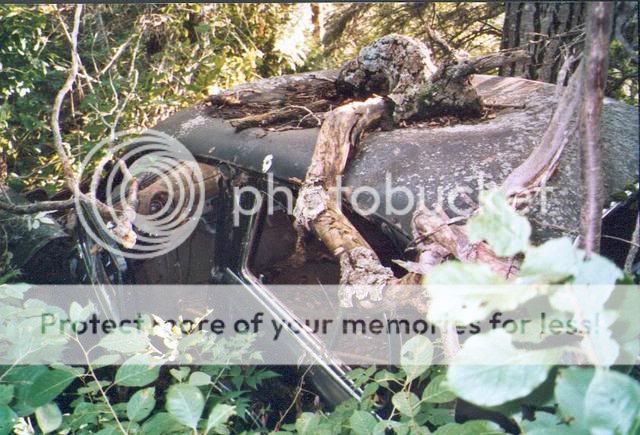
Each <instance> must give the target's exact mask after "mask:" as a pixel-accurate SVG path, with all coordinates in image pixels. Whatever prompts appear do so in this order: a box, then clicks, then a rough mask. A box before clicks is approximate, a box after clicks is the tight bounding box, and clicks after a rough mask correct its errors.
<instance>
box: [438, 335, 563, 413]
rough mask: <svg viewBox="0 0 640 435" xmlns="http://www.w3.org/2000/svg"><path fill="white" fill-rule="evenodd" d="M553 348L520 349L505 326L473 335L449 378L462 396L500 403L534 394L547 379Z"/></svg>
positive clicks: (479, 402) (486, 403)
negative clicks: (516, 346)
mask: <svg viewBox="0 0 640 435" xmlns="http://www.w3.org/2000/svg"><path fill="white" fill-rule="evenodd" d="M554 352H555V351H553V350H537V351H528V350H521V349H516V348H515V347H514V346H513V345H512V343H511V336H509V334H508V333H507V332H506V331H504V330H503V329H496V330H493V331H491V332H488V333H486V334H481V335H474V336H472V337H470V338H469V339H468V340H467V341H466V342H465V343H464V345H463V346H462V349H461V350H460V352H459V353H458V354H457V355H456V357H455V359H454V361H453V364H452V365H451V366H450V367H449V371H448V373H447V381H448V383H449V386H450V388H451V389H452V390H453V391H454V392H455V393H456V394H457V395H458V396H459V397H461V398H463V399H465V400H467V401H469V402H472V403H475V404H476V405H480V406H497V405H501V404H503V403H505V402H507V401H509V400H514V399H517V398H520V397H524V396H526V395H528V394H529V393H531V392H532V391H533V390H534V389H535V388H536V387H537V386H538V385H540V384H542V383H543V382H544V381H545V379H546V378H547V373H548V372H549V369H550V368H551V365H550V364H551V363H552V362H553V361H554V360H555V359H556V358H555V356H556V355H555V353H554Z"/></svg>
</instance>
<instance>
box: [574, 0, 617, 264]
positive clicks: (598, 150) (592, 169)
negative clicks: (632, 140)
mask: <svg viewBox="0 0 640 435" xmlns="http://www.w3.org/2000/svg"><path fill="white" fill-rule="evenodd" d="M612 16H613V3H610V2H595V3H590V4H589V18H588V26H587V46H586V51H585V56H586V57H585V63H584V76H585V77H584V80H583V89H584V103H583V109H582V114H581V115H582V117H581V128H580V130H581V136H582V141H581V142H582V156H581V157H582V177H583V183H584V187H585V198H584V205H583V207H582V215H581V229H580V233H581V243H582V246H583V248H584V250H585V252H586V255H587V257H588V256H590V255H591V253H592V252H599V250H600V233H601V226H602V208H603V206H604V199H605V198H604V186H603V176H602V145H601V143H600V119H601V115H602V102H603V99H604V89H605V86H606V82H607V68H608V59H609V36H610V34H611V22H612Z"/></svg>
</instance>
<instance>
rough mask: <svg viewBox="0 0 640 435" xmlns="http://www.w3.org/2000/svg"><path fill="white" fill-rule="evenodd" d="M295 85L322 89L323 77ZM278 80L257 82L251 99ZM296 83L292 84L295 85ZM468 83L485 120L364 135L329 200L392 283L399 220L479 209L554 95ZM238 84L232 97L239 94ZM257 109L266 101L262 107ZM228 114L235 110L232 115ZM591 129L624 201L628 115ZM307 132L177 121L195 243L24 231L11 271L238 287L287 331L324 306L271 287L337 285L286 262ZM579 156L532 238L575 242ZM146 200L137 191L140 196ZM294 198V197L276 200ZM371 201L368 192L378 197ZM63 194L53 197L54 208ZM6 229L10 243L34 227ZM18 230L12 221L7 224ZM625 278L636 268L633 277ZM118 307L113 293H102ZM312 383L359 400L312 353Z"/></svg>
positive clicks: (315, 264)
mask: <svg viewBox="0 0 640 435" xmlns="http://www.w3.org/2000/svg"><path fill="white" fill-rule="evenodd" d="M297 77H301V78H304V80H305V81H307V82H309V81H310V82H313V81H314V80H317V82H318V86H326V83H327V82H330V81H331V80H332V78H333V77H335V73H334V72H330V71H329V72H318V73H306V74H301V75H298V76H297ZM282 80H283V78H281V77H280V78H275V79H266V80H264V81H262V82H261V85H260V88H261V89H263V90H264V89H267V90H268V89H269V87H270V86H272V87H273V86H277V84H278V82H279V81H282ZM294 80H295V77H294ZM473 84H474V86H475V87H476V89H477V91H478V93H479V94H480V95H481V96H482V98H483V99H484V101H485V102H487V105H488V107H493V108H494V109H493V110H492V111H491V112H490V113H487V114H486V116H484V117H483V118H482V119H478V120H475V121H473V122H471V123H468V122H458V121H456V120H453V121H452V120H451V119H441V120H438V121H435V122H418V123H409V124H407V125H405V126H402V127H400V128H396V129H394V130H390V131H385V130H376V131H373V132H371V133H369V134H368V135H367V136H366V137H365V138H364V140H363V142H362V146H361V149H360V151H359V153H358V154H357V155H356V156H355V157H354V158H353V161H352V162H351V163H350V164H349V166H348V167H347V170H346V172H345V175H344V178H343V179H342V186H343V189H342V190H341V195H342V201H343V205H344V208H343V212H344V213H345V214H346V215H347V216H348V217H349V218H350V220H351V222H352V223H353V224H354V225H355V226H356V228H357V229H358V230H359V231H360V233H361V234H362V235H363V236H364V237H365V239H366V240H367V242H368V243H369V244H370V245H371V246H372V248H373V249H374V250H375V252H376V253H377V254H378V256H379V257H380V259H381V260H382V262H383V264H384V265H385V266H387V267H390V268H391V269H392V270H393V271H394V273H395V274H396V275H397V276H400V275H402V274H403V273H404V272H405V271H404V270H403V269H402V268H401V267H400V266H398V265H397V264H396V263H395V262H393V261H392V260H411V259H412V255H413V252H412V249H411V247H412V232H411V217H412V214H413V211H414V210H415V208H416V207H417V205H418V201H422V202H423V203H424V204H427V205H429V204H440V205H442V207H443V208H444V209H445V210H446V211H447V213H448V214H449V215H450V216H457V217H463V218H464V217H465V216H466V215H468V213H470V212H471V211H472V210H473V209H474V208H475V206H476V205H477V201H478V192H479V191H481V190H483V189H486V188H488V187H490V186H492V185H499V184H500V183H501V182H502V181H503V180H504V178H505V177H506V176H507V175H508V174H510V173H511V172H512V170H513V169H514V168H515V167H517V166H518V165H519V164H520V163H521V162H522V161H523V160H524V159H526V157H527V156H528V155H529V154H530V152H531V150H532V149H533V148H534V147H535V146H536V145H537V143H538V140H539V138H540V137H541V135H542V134H543V132H544V131H545V129H546V126H547V124H548V122H549V119H550V117H551V115H552V112H553V98H554V93H555V86H553V85H549V84H545V83H541V82H534V81H529V80H524V79H518V78H504V77H495V76H485V75H476V76H475V77H474V79H473ZM246 90H247V87H246V85H242V86H239V87H237V88H236V91H237V92H245V91H246ZM264 98H265V101H267V100H269V99H270V98H271V96H270V95H268V93H267V94H265V95H264ZM239 110H240V109H239ZM603 118H604V120H603V125H602V141H603V143H604V144H603V149H604V159H603V162H604V166H605V167H604V171H603V172H604V176H605V189H606V193H607V195H609V196H611V195H614V194H616V193H618V192H622V191H624V190H625V188H626V187H627V186H628V185H629V183H631V184H633V183H635V182H637V178H638V172H637V171H638V168H637V162H638V146H637V145H638V124H637V110H636V109H634V108H632V107H630V106H627V105H625V104H623V103H619V102H616V101H613V100H608V99H607V100H605V104H604V112H603ZM319 123H320V122H319V120H318V122H317V123H316V125H315V126H314V120H313V117H307V118H306V119H305V120H304V122H302V120H297V121H296V122H287V123H285V124H282V125H278V126H277V127H272V126H269V127H266V128H262V127H261V126H260V125H255V126H249V127H247V128H242V129H239V128H238V127H237V125H234V124H233V122H232V121H230V120H229V119H224V118H223V117H219V116H217V115H216V111H215V108H213V109H212V107H211V104H207V103H203V104H200V105H198V106H195V107H193V108H190V109H186V110H183V111H180V112H178V113H176V114H175V115H173V116H171V117H170V118H168V119H166V120H164V121H162V122H160V123H159V124H158V125H156V126H155V127H154V130H157V131H160V132H163V133H164V134H166V135H168V136H171V137H173V138H175V139H176V140H178V141H179V142H180V143H181V144H183V145H184V146H185V147H186V148H187V149H188V150H189V151H190V152H191V154H192V155H193V156H194V157H195V159H196V160H197V162H198V164H199V167H200V169H201V170H202V172H203V174H204V175H205V179H206V180H207V181H206V183H205V184H206V186H205V189H204V192H205V201H204V204H205V205H204V210H203V213H202V216H201V218H200V219H199V222H198V225H197V227H196V228H195V231H194V232H193V233H192V234H191V235H190V236H189V238H188V239H187V240H186V241H185V242H184V243H182V244H181V245H180V246H178V247H176V248H175V249H174V250H172V251H171V252H168V253H166V254H164V255H162V256H158V257H155V258H150V259H142V260H139V259H131V258H126V257H125V256H119V255H117V254H114V253H113V252H110V251H109V250H105V249H100V247H98V246H96V243H95V240H93V239H92V238H91V237H88V235H87V233H86V228H85V227H83V226H82V225H77V223H76V224H75V225H73V222H71V223H69V222H66V223H65V225H63V224H61V223H60V222H59V220H57V221H54V220H52V219H47V220H46V221H43V222H41V223H40V224H39V226H38V229H37V231H36V232H31V233H30V234H31V236H30V237H31V239H32V242H29V243H24V239H22V240H18V239H16V238H15V237H14V238H11V237H9V250H10V251H12V252H14V263H15V265H16V267H18V268H20V269H21V270H22V271H23V273H24V275H25V277H27V279H28V280H30V281H32V282H49V283H52V282H61V283H71V282H92V281H94V282H97V283H98V282H99V284H101V285H108V286H111V287H113V286H117V285H118V284H124V283H128V284H206V283H213V284H241V285H242V286H244V288H245V289H246V293H245V294H243V295H237V298H238V303H242V300H243V298H246V299H250V300H252V301H254V302H255V301H257V302H258V303H259V304H261V305H262V306H264V307H265V308H266V309H267V310H269V311H271V312H277V313H279V315H280V316H283V317H288V318H290V319H291V320H292V321H294V320H295V319H296V306H299V305H300V304H312V305H313V304H317V305H322V304H325V303H326V302H325V301H324V300H322V298H324V297H328V298H335V299H334V300H337V296H336V295H332V294H329V295H320V296H319V299H318V300H308V299H306V298H305V299H304V300H300V298H297V297H296V294H276V293H274V292H273V291H271V288H270V286H273V285H281V284H318V283H320V284H326V285H330V284H338V283H339V265H338V264H337V263H336V261H335V260H334V259H333V257H332V255H331V253H330V252H328V251H327V249H326V248H325V247H324V246H323V245H322V243H320V242H319V241H317V240H314V239H313V238H311V239H309V240H307V241H306V255H305V258H304V261H292V256H295V252H296V243H297V237H298V235H297V233H296V230H295V227H294V225H293V218H292V216H291V210H292V207H293V205H294V204H293V202H294V200H295V194H296V193H297V191H298V189H299V187H300V185H301V183H302V180H304V179H305V174H306V171H307V168H308V166H309V164H310V161H311V156H312V154H313V151H314V146H315V144H316V138H317V136H318V132H319V128H318V124H319ZM578 154H579V153H578V144H577V143H576V141H575V140H574V141H572V142H571V143H570V144H569V145H568V147H567V148H566V149H565V152H564V153H563V156H562V158H561V160H560V164H559V168H558V170H557V172H556V173H555V174H554V175H553V176H552V178H551V179H550V180H549V182H548V184H547V186H546V187H547V188H546V190H545V192H544V194H543V195H539V196H537V197H536V198H535V199H534V200H533V201H532V204H531V206H530V207H529V209H528V210H527V215H528V217H529V218H530V220H531V222H532V225H533V229H534V232H533V237H534V239H535V240H537V241H543V240H546V239H549V238H551V237H558V236H561V235H567V236H570V237H572V238H574V239H575V237H576V235H577V234H578V228H579V218H580V207H581V193H580V184H581V176H580V172H579V163H578ZM145 189H146V190H145ZM287 191H290V192H292V193H293V195H292V196H288V195H287V194H286V192H287ZM372 192H376V193H377V199H376V198H374V196H376V195H373V194H372ZM63 196H64V193H61V197H63ZM140 196H141V198H142V199H141V200H140V202H139V205H138V210H137V212H138V213H142V214H145V213H151V212H152V211H155V210H158V209H162V208H163V207H165V206H166V192H163V191H162V187H159V186H158V185H156V184H154V183H153V182H150V184H148V185H146V186H143V187H142V188H141V193H140ZM634 201H637V198H635V199H634V198H631V199H629V200H626V201H623V202H621V203H619V204H618V205H616V206H615V207H613V208H611V209H610V210H609V211H607V213H606V214H605V215H604V216H603V219H604V223H603V239H602V253H603V255H605V256H607V257H609V258H611V259H613V260H614V261H615V262H616V263H617V264H618V265H622V263H623V262H624V258H625V256H626V252H627V251H628V249H629V246H628V244H626V243H625V242H623V241H620V239H630V235H631V232H632V231H633V224H634V220H635V214H634V213H637V205H634ZM12 219H17V220H16V221H15V222H16V223H15V225H16V228H17V229H16V230H15V231H12V233H13V234H18V233H20V232H24V231H27V227H28V228H29V229H30V228H32V227H33V225H31V224H29V222H28V221H27V218H12ZM18 220H19V221H18ZM635 270H637V265H636V266H635ZM105 298H111V299H112V300H111V302H112V303H113V305H115V306H117V305H118V296H117V292H107V293H105ZM299 338H300V340H299V347H297V348H291V349H289V352H291V355H292V359H295V355H297V354H299V353H302V352H308V351H309V350H310V349H311V350H312V349H320V347H321V345H320V344H319V343H318V341H317V339H316V338H315V337H314V336H313V334H311V333H308V332H307V331H301V333H300V334H299ZM318 355H319V356H318V362H319V363H318V364H317V365H316V366H314V368H313V369H312V372H311V373H310V378H311V379H312V381H313V383H314V385H315V387H316V389H317V390H318V391H319V394H320V396H321V397H322V399H323V400H325V401H326V402H327V403H329V404H337V403H339V402H341V401H342V400H344V399H346V398H348V397H357V396H358V394H359V392H358V391H357V389H355V388H353V386H352V385H350V384H349V382H347V381H346V380H345V378H344V373H345V371H346V367H344V365H343V364H341V362H340V359H339V358H335V359H334V358H332V357H331V356H327V355H324V354H321V352H320V351H318Z"/></svg>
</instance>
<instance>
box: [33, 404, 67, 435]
mask: <svg viewBox="0 0 640 435" xmlns="http://www.w3.org/2000/svg"><path fill="white" fill-rule="evenodd" d="M36 421H37V422H38V426H39V427H40V429H41V430H42V433H49V432H53V431H54V430H56V429H58V428H59V427H60V425H61V424H62V413H61V412H60V408H58V405H57V404H56V403H55V402H50V403H47V404H46V405H42V406H40V407H38V408H37V409H36Z"/></svg>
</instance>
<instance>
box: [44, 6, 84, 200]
mask: <svg viewBox="0 0 640 435" xmlns="http://www.w3.org/2000/svg"><path fill="white" fill-rule="evenodd" d="M81 15H82V4H78V5H76V8H75V14H74V18H73V29H72V31H71V34H70V43H71V70H70V71H69V75H68V76H67V80H66V81H65V82H64V84H63V85H62V88H60V91H58V94H57V95H56V98H55V100H54V102H53V110H52V112H51V131H52V132H53V146H54V147H55V149H56V152H57V153H58V157H59V158H60V163H61V164H62V171H63V173H64V176H65V178H66V182H67V185H68V186H69V189H71V192H72V193H73V194H74V195H78V194H79V193H80V187H79V185H78V180H77V178H76V175H75V173H74V172H73V167H72V166H71V160H70V159H69V156H68V154H67V151H66V150H65V148H64V144H63V143H62V133H61V132H60V110H61V108H62V102H63V101H64V98H65V97H66V95H67V94H68V93H69V91H70V90H71V88H72V86H73V82H74V81H75V80H76V76H77V75H78V68H79V65H80V61H79V57H80V56H79V55H78V31H79V30H80V17H81Z"/></svg>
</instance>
